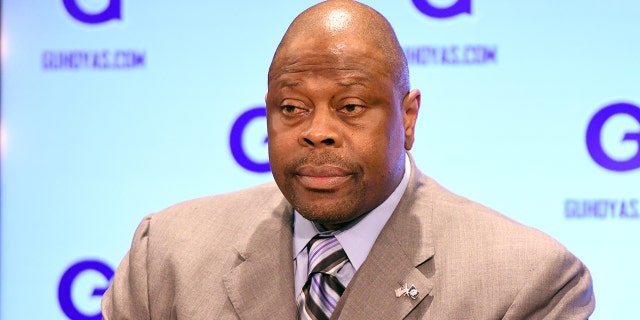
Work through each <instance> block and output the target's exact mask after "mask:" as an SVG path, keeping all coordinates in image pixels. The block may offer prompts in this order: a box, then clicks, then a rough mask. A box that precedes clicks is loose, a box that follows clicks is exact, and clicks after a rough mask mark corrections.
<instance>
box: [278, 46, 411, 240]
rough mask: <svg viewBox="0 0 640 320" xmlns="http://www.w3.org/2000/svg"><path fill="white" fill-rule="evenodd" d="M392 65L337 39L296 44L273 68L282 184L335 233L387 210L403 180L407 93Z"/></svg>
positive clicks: (301, 207) (300, 205) (305, 211)
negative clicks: (387, 202) (381, 208)
mask: <svg viewBox="0 0 640 320" xmlns="http://www.w3.org/2000/svg"><path fill="white" fill-rule="evenodd" d="M387 65H388V64H385V63H384V61H383V56H382V54H381V53H380V52H379V50H377V49H376V48H374V47H372V46H370V45H367V44H366V43H363V42H362V41H359V40H358V39H341V40H340V41H339V40H336V39H334V38H331V37H327V38H325V39H323V38H320V39H319V38H314V39H311V38H307V39H297V40H296V41H292V43H290V44H289V45H288V46H287V47H286V48H283V49H282V50H281V51H280V52H279V54H278V55H277V56H276V58H275V59H274V63H273V64H272V68H271V72H270V80H269V91H268V93H267V96H266V104H267V126H268V133H269V159H270V163H271V170H272V172H273V176H274V179H275V181H276V183H277V185H278V187H279V188H280V190H281V191H282V193H283V194H284V196H285V197H286V198H287V199H288V200H289V201H290V202H291V203H292V205H293V206H294V208H296V209H297V210H298V211H299V212H300V213H301V214H302V215H303V216H304V217H305V218H307V219H309V220H312V221H316V222H319V223H321V224H323V225H324V226H325V227H327V228H329V229H335V228H338V227H341V226H342V225H344V224H346V223H348V222H349V221H352V220H354V219H356V218H358V217H359V216H361V215H362V214H364V213H367V212H369V211H370V210H372V209H374V208H375V207H377V206H378V205H380V204H381V203H382V202H383V201H384V200H385V199H386V198H387V197H388V196H389V195H390V194H391V193H392V192H393V190H394V189H395V188H396V187H397V185H398V183H399V182H400V180H401V179H402V175H403V173H404V148H405V134H406V130H405V122H406V121H407V120H406V119H405V118H406V115H405V116H403V108H402V107H401V105H402V99H403V97H404V94H406V93H405V92H403V93H399V92H396V91H397V90H396V88H395V86H394V83H393V80H392V74H391V72H390V70H387V69H388V67H387ZM416 115H417V111H416ZM412 121H415V117H414V118H413V119H412ZM410 133H411V135H413V128H412V129H411V132H410ZM411 140H412V138H411Z"/></svg>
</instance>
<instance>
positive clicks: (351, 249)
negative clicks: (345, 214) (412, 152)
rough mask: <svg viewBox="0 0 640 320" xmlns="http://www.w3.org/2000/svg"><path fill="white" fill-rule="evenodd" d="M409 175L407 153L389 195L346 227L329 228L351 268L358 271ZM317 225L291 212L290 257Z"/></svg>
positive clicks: (296, 253) (303, 243)
mask: <svg viewBox="0 0 640 320" xmlns="http://www.w3.org/2000/svg"><path fill="white" fill-rule="evenodd" d="M410 175H411V162H410V161H409V156H406V157H405V165H404V175H403V176H402V180H401V181H400V184H398V186H397V187H396V189H395V190H394V191H393V193H391V195H390V196H389V197H388V198H387V199H386V200H385V201H384V202H383V203H382V204H380V205H379V206H378V207H376V208H375V209H373V210H371V211H370V212H369V213H368V214H366V215H364V216H363V217H362V218H360V219H358V220H357V221H355V222H354V223H353V224H350V225H348V226H347V227H345V228H343V229H340V230H336V231H332V233H333V234H334V235H335V237H336V239H338V242H340V245H342V248H344V251H345V253H346V254H347V257H349V261H350V262H351V264H352V265H353V267H354V268H355V269H356V270H358V268H360V266H361V265H362V263H363V262H364V260H365V259H366V258H367V256H368V255H369V251H371V247H373V244H374V243H375V241H376V239H377V238H378V235H379V234H380V232H381V231H382V228H383V227H384V225H385V224H386V223H387V221H388V220H389V218H390V217H391V214H392V213H393V211H394V210H395V208H396V207H397V206H398V203H399V202H400V198H402V195H403V194H404V192H405V190H406V189H407V185H408V184H409V176H410ZM318 233H319V231H318V228H317V227H316V226H315V224H314V223H313V222H311V221H309V220H307V219H306V218H304V217H303V216H302V215H300V213H299V212H298V211H297V210H295V211H294V222H293V257H294V258H295V257H297V256H298V254H299V253H300V252H301V251H302V250H304V248H305V247H306V245H307V243H308V242H309V240H311V238H313V237H314V236H315V235H316V234H318Z"/></svg>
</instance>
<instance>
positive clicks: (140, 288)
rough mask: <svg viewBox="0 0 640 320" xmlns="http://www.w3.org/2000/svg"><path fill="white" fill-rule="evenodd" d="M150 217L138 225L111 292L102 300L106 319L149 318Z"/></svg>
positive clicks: (117, 270) (110, 287)
mask: <svg viewBox="0 0 640 320" xmlns="http://www.w3.org/2000/svg"><path fill="white" fill-rule="evenodd" d="M150 220H151V216H147V217H145V218H144V219H143V220H142V222H141V223H140V225H139V226H138V228H137V230H136V232H135V235H134V238H133V242H132V244H131V249H130V250H129V252H128V253H127V254H126V255H125V257H124V258H123V259H122V262H120V265H119V266H118V268H117V269H116V272H115V275H114V276H113V279H112V282H111V285H110V286H109V289H108V290H107V291H106V292H105V294H104V296H103V297H102V318H103V319H105V320H109V319H114V320H116V319H117V320H125V319H136V320H138V319H150V318H151V317H150V313H149V290H148V282H147V279H148V277H147V245H148V235H149V225H150Z"/></svg>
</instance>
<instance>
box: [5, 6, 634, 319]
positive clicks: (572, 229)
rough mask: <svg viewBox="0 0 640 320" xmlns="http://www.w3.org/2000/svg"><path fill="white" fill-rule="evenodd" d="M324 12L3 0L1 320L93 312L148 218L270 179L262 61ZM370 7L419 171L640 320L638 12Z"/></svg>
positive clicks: (601, 301) (606, 309) (601, 306)
mask: <svg viewBox="0 0 640 320" xmlns="http://www.w3.org/2000/svg"><path fill="white" fill-rule="evenodd" d="M313 3H314V1H308V0H305V1H284V0H280V1H188V2H184V3H177V2H175V1H166V0H162V1H131V0H51V1H34V0H27V1H25V0H2V78H1V79H2V82H1V86H2V92H1V98H2V100H1V112H2V114H1V116H2V117H1V121H2V122H1V127H0V128H1V134H2V135H1V137H2V150H1V151H2V162H1V164H2V168H1V170H2V171H1V174H2V186H1V187H2V189H1V193H2V198H1V200H2V202H1V203H2V207H1V212H0V217H1V219H2V220H1V224H0V227H1V242H0V243H1V250H0V254H1V260H0V262H1V265H0V270H1V275H0V317H1V318H2V319H66V318H71V319H99V318H100V315H99V313H100V306H99V302H100V298H101V296H102V294H103V293H104V291H105V289H106V288H107V286H108V283H109V280H110V278H111V277H112V275H113V272H114V269H115V267H116V266H117V264H118V263H119V261H120V259H121V258H122V257H123V255H124V254H125V252H126V251H127V249H128V248H129V244H130V241H131V238H132V235H133V231H134V229H135V227H136V226H137V224H138V222H139V221H140V219H141V218H142V217H143V216H144V215H146V214H148V213H151V212H155V211H158V210H160V209H162V208H164V207H167V206H169V205H171V204H174V203H176V202H179V201H183V200H187V199H191V198H195V197H201V196H206V195H211V194H219V193H224V192H228V191H232V190H238V189H241V188H245V187H249V186H252V185H256V184H259V183H263V182H267V181H271V180H272V177H271V175H270V173H269V166H268V163H267V150H266V144H265V141H266V127H265V111H264V101H263V97H264V94H265V92H266V79H267V76H266V75H267V69H268V66H269V63H270V60H271V57H272V54H273V51H274V50H275V48H276V45H277V43H278V42H279V40H280V37H281V36H282V34H283V33H284V31H285V29H286V27H287V26H288V24H289V22H290V21H291V20H292V19H293V18H294V17H295V16H296V14H297V13H299V12H301V11H302V10H303V9H304V8H306V7H308V6H310V5H312V4H313ZM365 3H367V4H369V5H371V6H372V7H374V8H375V9H377V10H378V11H380V12H381V13H383V14H384V15H385V16H386V17H387V18H388V19H389V20H390V21H391V23H392V24H393V25H394V26H395V29H396V32H397V34H398V37H399V39H400V42H401V44H402V45H403V47H404V50H405V52H406V55H407V58H408V60H409V63H410V70H411V80H412V86H413V87H415V88H420V89H421V90H422V93H423V96H422V102H423V103H422V108H421V112H420V116H419V119H418V120H419V121H418V127H417V138H416V144H415V145H414V150H413V153H414V156H415V159H416V161H417V163H418V166H419V168H420V169H421V170H422V171H424V172H426V173H427V174H429V175H430V176H432V177H434V178H435V179H437V180H438V181H439V182H440V183H442V184H444V185H445V186H446V187H448V188H449V189H451V190H453V191H454V192H457V193H460V194H462V195H465V196H467V197H469V198H471V199H473V200H477V201H479V202H482V203H484V204H486V205H488V206H490V207H493V208H495V209H497V210H499V211H501V212H503V213H505V214H506V215H508V216H510V217H512V218H514V219H516V220H518V221H521V222H523V223H525V224H528V225H531V226H534V227H536V228H539V229H541V230H543V231H544V232H546V233H548V234H550V235H552V236H553V237H555V238H557V239H558V240H559V241H560V242H562V243H563V244H564V245H565V246H567V247H568V248H569V249H570V250H571V251H572V252H574V253H575V254H576V255H577V256H578V257H579V258H581V259H582V260H583V261H584V262H585V263H586V264H587V265H588V266H589V268H590V270H591V271H592V274H593V277H594V289H595V291H596V300H597V307H596V312H595V314H594V316H593V319H632V318H636V319H637V318H640V309H638V306H637V305H636V303H637V301H638V294H637V288H638V287H640V272H639V271H638V268H639V267H640V250H639V249H638V243H640V231H639V227H640V149H639V145H640V62H639V60H638V53H639V52H640V41H639V39H640V38H639V35H638V31H640V19H638V17H639V16H640V2H634V1H617V0H616V1H598V0H590V1H552V0H544V1H540V0H537V1H533V0H526V1H519V2H517V3H514V2H509V1H494V0H491V1H489V0H457V1H456V0H398V1H386V0H370V1H365ZM229 214H233V213H229Z"/></svg>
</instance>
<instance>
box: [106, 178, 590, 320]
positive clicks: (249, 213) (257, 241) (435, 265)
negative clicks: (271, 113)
mask: <svg viewBox="0 0 640 320" xmlns="http://www.w3.org/2000/svg"><path fill="white" fill-rule="evenodd" d="M292 211H293V209H292V208H291V206H290V204H289V203H288V202H287V201H286V200H285V199H284V198H283V196H282V194H281V193H280V191H279V190H278V188H277V187H276V186H275V184H268V185H263V186H258V187H255V188H252V189H248V190H244V191H240V192H235V193H231V194H227V195H221V196H214V197H209V198H203V199H198V200H193V201H188V202H185V203H182V204H178V205H176V206H173V207H171V208H169V209H166V210H165V211H163V212H160V213H158V214H154V215H151V216H148V217H146V218H145V219H144V220H143V221H142V223H141V224H140V226H139V227H138V229H137V231H136V233H135V237H134V239H133V244H132V246H131V250H130V251H129V253H127V255H126V256H125V257H124V259H123V260H122V263H121V264H120V266H119V267H118V269H117V271H116V274H115V276H114V278H113V282H112V285H111V287H110V288H109V290H108V291H107V292H106V293H105V295H104V298H103V300H102V308H103V309H102V312H103V317H104V319H118V320H119V319H295V317H296V304H295V293H294V280H293V279H294V277H293V257H292V240H291V238H292V221H291V219H292ZM400 283H407V284H409V285H411V284H413V285H414V286H415V287H416V288H417V289H418V290H419V292H420V294H419V296H418V298H417V299H415V300H413V299H411V298H409V297H408V296H402V297H399V298H398V297H396V295H395V293H394V290H395V289H396V288H399V287H400ZM593 308H594V296H593V291H592V287H591V276H590V274H589V272H588V270H587V268H586V267H585V266H584V265H583V264H582V263H581V262H580V261H579V260H578V259H577V258H576V257H574V256H573V255H572V254H571V253H569V252H568V251H567V250H566V249H565V248H564V247H562V246H561V245H560V244H558V243H557V242H556V241H554V240H553V239H551V238H550V237H548V236H546V235H544V234H543V233H541V232H539V231H537V230H535V229H531V228H528V227H525V226H522V225H520V224H518V223H516V222H514V221H512V220H510V219H508V218H506V217H504V216H502V215H500V214H498V213H496V212H494V211H492V210H490V209H487V208H485V207H483V206H481V205H479V204H476V203H474V202H471V201H469V200H467V199H464V198H462V197H459V196H457V195H454V194H452V193H450V192H449V191H447V190H445V189H443V188H442V187H440V186H439V185H438V184H437V183H436V182H434V181H433V180H432V179H430V178H428V177H426V176H425V175H423V174H422V173H420V172H419V171H418V170H417V169H416V168H415V166H414V167H413V173H412V175H411V178H410V182H409V187H408V188H407V191H406V192H405V194H404V195H403V197H402V200H401V201H400V203H399V205H398V207H397V208H396V210H395V211H394V213H393V215H392V216H391V218H390V220H389V221H388V223H387V224H386V226H385V227H384V229H383V230H382V232H381V233H380V236H379V237H378V239H377V241H376V243H375V244H374V246H373V248H372V249H371V252H370V253H369V256H368V257H367V259H366V261H365V262H364V264H363V265H362V266H361V268H360V269H359V270H358V272H357V273H356V275H355V276H354V278H353V280H352V281H351V282H350V284H349V286H348V287H347V289H346V291H345V292H344V294H343V296H342V298H341V299H340V302H339V304H338V307H337V309H336V311H335V312H334V315H333V317H332V319H349V320H356V319H585V318H587V317H588V316H589V315H590V314H591V312H592V310H593Z"/></svg>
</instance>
